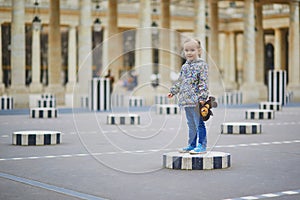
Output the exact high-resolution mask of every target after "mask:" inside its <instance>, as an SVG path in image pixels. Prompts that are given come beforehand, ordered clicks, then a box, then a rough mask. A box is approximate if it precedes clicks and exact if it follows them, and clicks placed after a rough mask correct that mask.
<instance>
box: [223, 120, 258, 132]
mask: <svg viewBox="0 0 300 200" xmlns="http://www.w3.org/2000/svg"><path fill="white" fill-rule="evenodd" d="M261 132H262V127H261V124H259V123H250V122H226V123H222V124H221V134H259V133H261Z"/></svg>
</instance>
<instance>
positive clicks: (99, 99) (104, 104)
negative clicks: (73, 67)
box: [89, 78, 111, 111]
mask: <svg viewBox="0 0 300 200" xmlns="http://www.w3.org/2000/svg"><path fill="white" fill-rule="evenodd" d="M89 90H90V92H89V95H90V98H89V107H90V109H91V110H94V111H103V110H110V109H111V102H110V80H109V78H93V79H92V81H91V82H90V88H89Z"/></svg>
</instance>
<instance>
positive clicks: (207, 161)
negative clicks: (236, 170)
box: [163, 151, 231, 170]
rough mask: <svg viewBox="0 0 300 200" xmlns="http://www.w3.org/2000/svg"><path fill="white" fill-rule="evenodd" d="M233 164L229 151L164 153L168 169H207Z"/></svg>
mask: <svg viewBox="0 0 300 200" xmlns="http://www.w3.org/2000/svg"><path fill="white" fill-rule="evenodd" d="M230 166H231V156H230V154H229V153H224V152H216V151H209V152H207V153H205V154H193V155H191V154H189V153H178V152H170V153H165V154H163V167H165V168H168V169H185V170H206V169H225V168H228V167H230Z"/></svg>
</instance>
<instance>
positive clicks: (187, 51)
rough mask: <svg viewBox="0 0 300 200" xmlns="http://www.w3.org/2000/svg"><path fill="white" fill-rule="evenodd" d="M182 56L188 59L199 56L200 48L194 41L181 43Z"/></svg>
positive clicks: (194, 58)
mask: <svg viewBox="0 0 300 200" xmlns="http://www.w3.org/2000/svg"><path fill="white" fill-rule="evenodd" d="M183 51H184V56H185V58H186V59H187V60H188V61H192V60H196V59H197V58H199V54H200V48H199V45H198V44H197V42H196V41H193V40H191V41H189V42H186V43H184V45H183Z"/></svg>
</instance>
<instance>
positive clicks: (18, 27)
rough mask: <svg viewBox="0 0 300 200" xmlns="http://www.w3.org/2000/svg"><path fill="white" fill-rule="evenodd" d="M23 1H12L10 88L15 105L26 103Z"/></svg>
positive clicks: (19, 106)
mask: <svg viewBox="0 0 300 200" xmlns="http://www.w3.org/2000/svg"><path fill="white" fill-rule="evenodd" d="M24 20H25V1H19V0H13V1H12V24H11V73H12V79H11V88H10V92H11V94H12V95H13V97H14V102H15V107H16V108H24V107H27V105H28V95H27V94H26V93H27V91H28V89H27V88H26V86H25V24H24Z"/></svg>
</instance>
